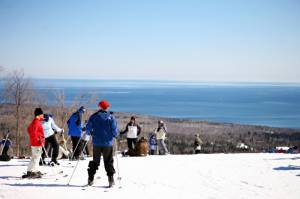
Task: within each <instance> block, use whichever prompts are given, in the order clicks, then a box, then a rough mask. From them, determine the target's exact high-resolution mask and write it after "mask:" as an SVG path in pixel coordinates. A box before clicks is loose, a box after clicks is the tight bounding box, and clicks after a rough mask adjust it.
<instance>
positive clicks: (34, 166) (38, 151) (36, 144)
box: [22, 108, 45, 178]
mask: <svg viewBox="0 0 300 199" xmlns="http://www.w3.org/2000/svg"><path fill="white" fill-rule="evenodd" d="M34 116H35V118H34V119H33V120H32V122H31V123H30V125H29V126H28V128H27V131H28V134H29V138H30V146H31V159H30V163H29V165H28V168H27V174H25V175H23V176H22V178H41V176H42V173H41V172H40V171H39V161H40V159H41V155H42V148H43V146H44V144H45V137H44V130H43V126H42V124H41V121H43V120H44V115H43V110H42V109H41V108H36V109H35V110H34Z"/></svg>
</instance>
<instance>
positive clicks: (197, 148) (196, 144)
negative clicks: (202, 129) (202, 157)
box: [194, 134, 203, 154]
mask: <svg viewBox="0 0 300 199" xmlns="http://www.w3.org/2000/svg"><path fill="white" fill-rule="evenodd" d="M202 143H203V142H202V140H201V139H200V136H199V134H196V135H195V141H194V150H195V154H199V153H200V152H201V145H202Z"/></svg>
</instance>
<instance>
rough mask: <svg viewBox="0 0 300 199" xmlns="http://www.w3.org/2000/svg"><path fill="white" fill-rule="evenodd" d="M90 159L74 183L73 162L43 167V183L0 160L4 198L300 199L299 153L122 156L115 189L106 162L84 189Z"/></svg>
mask: <svg viewBox="0 0 300 199" xmlns="http://www.w3.org/2000/svg"><path fill="white" fill-rule="evenodd" d="M115 158H116V157H115ZM89 160H90V159H87V160H82V161H80V162H79V164H78V168H77V170H76V172H75V174H74V177H73V179H72V181H71V182H70V185H67V183H68V181H69V178H70V176H71V173H72V171H73V169H74V166H75V165H76V162H74V161H72V162H70V161H68V160H61V161H60V163H61V165H60V166H59V167H55V168H52V167H48V166H43V167H41V171H42V172H45V173H46V174H45V175H44V176H43V178H42V179H21V177H20V176H21V175H22V174H23V173H24V172H26V168H27V165H28V162H29V160H17V159H13V160H11V161H9V162H0V198H5V199H16V198H22V199H27V198H28V199H33V198H43V199H48V198H49V199H50V198H51V199H54V198H63V197H68V198H85V199H86V198H91V197H97V198H101V197H102V196H104V197H108V198H116V199H117V198H118V199H120V198H130V199H135V198H139V199H140V198H143V199H148V198H149V199H150V198H151V199H153V198H162V197H167V198H172V199H177V198H182V199H186V198H188V199H199V198H201V199H212V198H222V199H233V198H234V199H240V198H255V199H267V198H270V199H271V198H272V199H277V198H278V199H282V198H289V199H299V198H300V188H299V187H300V155H297V154H296V155H293V154H199V155H167V156H147V157H125V158H124V157H120V156H118V162H119V172H120V176H121V180H120V181H119V180H118V179H117V178H118V174H117V173H116V175H115V181H116V186H115V187H114V188H111V189H108V188H107V185H108V181H107V176H106V173H105V171H104V166H103V161H101V164H100V168H99V170H98V172H97V173H96V176H95V183H94V185H93V186H92V187H86V186H85V185H86V184H87V177H88V176H87V166H88V162H89ZM115 169H116V170H117V164H116V160H115ZM61 171H62V173H61Z"/></svg>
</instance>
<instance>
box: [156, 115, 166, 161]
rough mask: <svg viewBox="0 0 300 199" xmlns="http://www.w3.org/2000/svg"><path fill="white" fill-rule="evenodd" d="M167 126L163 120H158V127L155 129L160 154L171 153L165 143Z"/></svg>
mask: <svg viewBox="0 0 300 199" xmlns="http://www.w3.org/2000/svg"><path fill="white" fill-rule="evenodd" d="M166 133H167V128H166V126H165V124H164V122H163V121H162V120H160V121H158V127H157V128H156V129H155V130H154V134H155V136H156V139H157V142H158V152H159V154H160V155H166V154H169V151H168V149H167V145H166V143H165V139H166Z"/></svg>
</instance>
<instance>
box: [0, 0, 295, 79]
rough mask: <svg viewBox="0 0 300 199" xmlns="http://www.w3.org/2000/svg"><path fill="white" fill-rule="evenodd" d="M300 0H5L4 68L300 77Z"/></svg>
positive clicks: (43, 72)
mask: <svg viewBox="0 0 300 199" xmlns="http://www.w3.org/2000/svg"><path fill="white" fill-rule="evenodd" d="M299 35H300V1H298V0H285V1H282V0H272V1H271V0H252V1H242V0H240V1H238V0H236V1H230V0H219V1H217V0H206V1H204V0H195V1H193V0H181V1H178V0H172V1H171V0H148V1H143V0H136V1H130V0H128V1H126V0H119V1H115V0H112V1H100V0H99V1H96V0H95V1H91V0H87V1H79V0H78V1H76V0H72V1H71V0H70V1H66V0H52V1H38V0H36V1H32V0H26V1H22V0H14V1H11V0H0V65H1V66H4V67H6V68H7V69H13V68H24V70H25V72H26V74H27V75H29V76H31V77H39V78H68V79H70V78H83V79H88V78H92V79H147V80H149V79H159V80H197V81H250V82H252V81H253V82H257V81H259V82H299V81H300V78H299V77H300V36H299Z"/></svg>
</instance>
